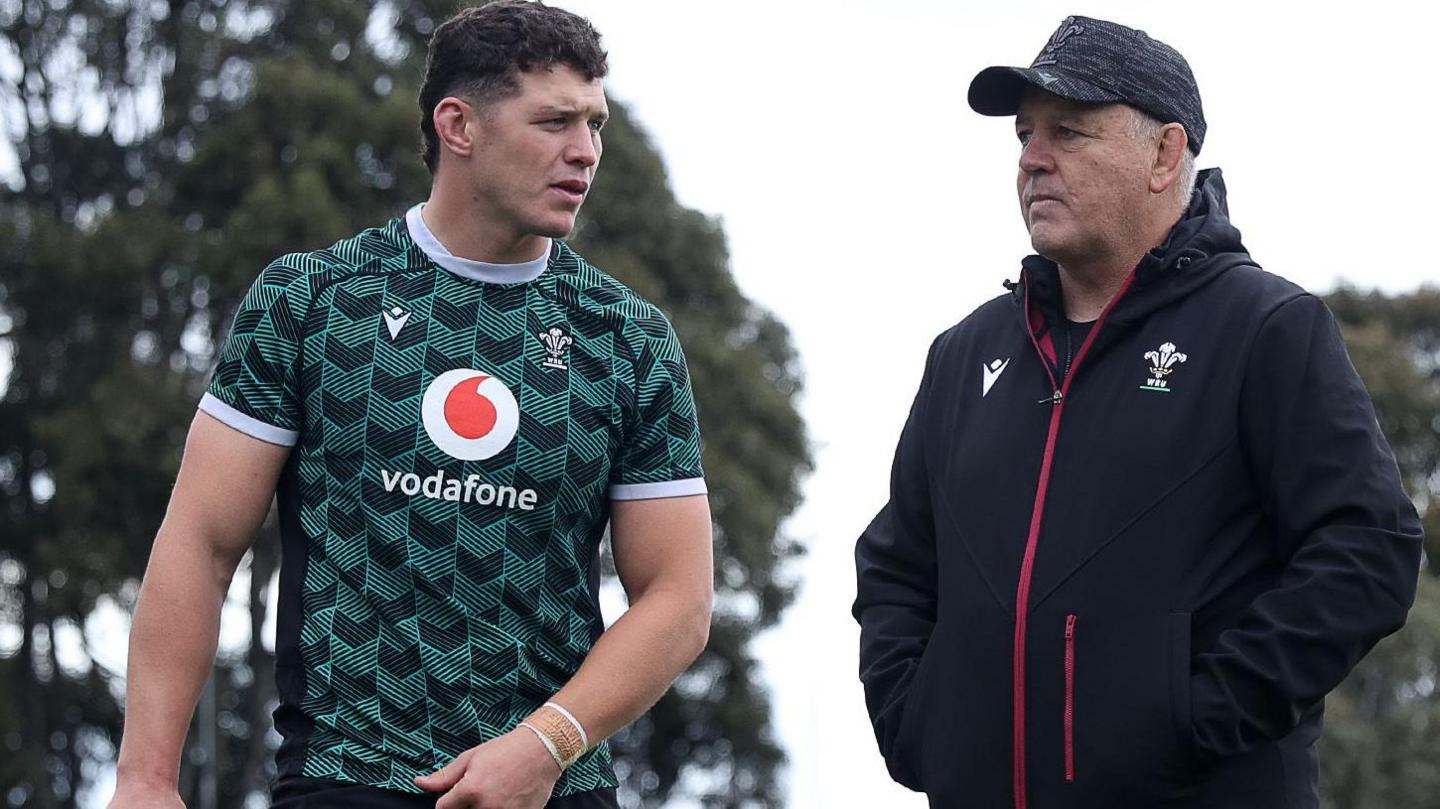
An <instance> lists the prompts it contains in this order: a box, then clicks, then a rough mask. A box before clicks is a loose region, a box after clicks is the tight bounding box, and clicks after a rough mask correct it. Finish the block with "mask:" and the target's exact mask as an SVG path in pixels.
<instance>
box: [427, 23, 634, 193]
mask: <svg viewBox="0 0 1440 809" xmlns="http://www.w3.org/2000/svg"><path fill="white" fill-rule="evenodd" d="M605 56H606V54H605V51H603V50H601V48H600V34H599V32H597V31H596V30H595V27H594V26H592V25H591V24H590V21H589V20H587V19H585V18H584V17H581V16H579V15H576V14H571V13H570V12H568V11H565V10H563V9H558V8H553V7H551V6H547V5H545V4H544V3H541V2H538V0H536V1H535V2H531V0H496V2H492V3H486V4H485V5H482V6H478V7H475V8H467V9H464V10H462V11H460V12H459V13H457V14H456V15H455V16H453V17H451V18H450V19H448V20H446V21H445V22H444V23H442V24H441V25H440V27H439V28H437V29H436V30H435V35H434V36H433V37H431V38H430V52H429V54H428V55H427V57H426V59H425V82H424V83H423V84H421V85H420V134H421V135H422V137H423V143H422V146H421V149H422V151H421V156H422V157H424V158H425V165H426V167H428V168H429V169H430V173H431V174H434V173H435V170H436V168H437V167H438V166H439V165H440V138H439V136H438V135H436V134H435V120H434V114H435V105H436V104H439V103H440V99H442V98H445V97H447V96H463V97H464V98H465V99H467V100H468V101H470V102H471V103H473V104H476V105H477V106H478V105H484V104H488V103H491V102H494V101H499V100H500V99H503V98H508V97H510V96H513V95H515V94H516V93H518V92H519V91H520V73H521V72H528V71H531V70H545V69H548V68H551V67H553V66H555V65H557V64H559V65H568V66H569V67H572V68H574V69H575V70H576V71H577V72H579V73H580V74H581V75H583V76H584V77H585V78H586V79H589V80H591V81H593V80H595V79H600V78H604V77H605V74H606V73H607V72H609V69H610V68H609V66H608V65H607V64H606V62H605Z"/></svg>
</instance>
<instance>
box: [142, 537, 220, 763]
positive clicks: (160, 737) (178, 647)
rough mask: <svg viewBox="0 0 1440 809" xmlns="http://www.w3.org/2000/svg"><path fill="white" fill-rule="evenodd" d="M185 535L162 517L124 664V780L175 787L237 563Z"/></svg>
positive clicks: (210, 663) (207, 674)
mask: <svg viewBox="0 0 1440 809" xmlns="http://www.w3.org/2000/svg"><path fill="white" fill-rule="evenodd" d="M187 533H188V529H186V528H185V527H183V526H179V525H174V524H172V523H171V522H170V520H168V519H167V521H166V524H165V525H164V526H162V527H161V529H160V532H159V534H158V536H157V537H156V539H155V550H154V552H153V554H152V556H151V560H150V565H149V568H148V569H147V570H146V573H145V579H144V583H143V584H142V586H141V588H140V598H139V601H138V603H137V605H136V609H135V618H134V622H133V624H132V625H131V630H130V649H129V659H128V663H127V665H126V682H125V732H124V736H123V738H122V741H121V745H120V756H119V762H118V764H117V775H118V777H119V779H120V780H122V781H128V780H136V781H144V782H149V783H153V784H156V785H159V786H174V785H175V783H176V781H177V780H178V777H179V767H180V753H181V748H182V746H183V744H184V741H185V733H186V730H187V728H188V726H189V724H190V717H191V715H192V713H193V712H194V710H195V704H196V702H197V700H198V699H199V696H200V692H201V690H202V689H203V688H204V685H205V680H206V678H207V677H208V676H209V673H210V669H211V666H212V664H213V662H214V659H215V648H216V643H217V636H218V632H219V625H220V609H221V606H222V604H223V602H224V598H225V593H226V590H227V589H228V586H229V581H230V578H231V576H232V575H233V574H234V571H235V562H236V561H238V560H236V559H231V558H222V557H217V556H216V555H215V554H214V553H212V552H210V551H208V550H206V549H205V548H204V546H203V543H199V542H195V541H193V538H192V537H189V536H185V534H187Z"/></svg>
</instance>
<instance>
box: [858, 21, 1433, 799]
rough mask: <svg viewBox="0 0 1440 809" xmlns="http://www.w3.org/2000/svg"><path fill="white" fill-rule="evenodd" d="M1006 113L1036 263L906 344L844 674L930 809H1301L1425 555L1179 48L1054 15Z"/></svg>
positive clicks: (1003, 88)
mask: <svg viewBox="0 0 1440 809" xmlns="http://www.w3.org/2000/svg"><path fill="white" fill-rule="evenodd" d="M969 100H970V105H971V106H972V107H973V108H974V109H975V110H976V111H977V112H980V113H982V114H985V115H1007V116H1008V115H1014V116H1015V132H1016V136H1017V137H1018V139H1019V142H1020V166H1019V173H1018V177H1017V190H1018V195H1019V201H1020V209H1021V215H1022V217H1023V218H1024V221H1025V224H1026V226H1027V228H1028V229H1029V232H1030V237H1031V242H1032V244H1033V246H1034V248H1035V251H1036V252H1037V253H1038V255H1035V256H1031V257H1029V258H1027V259H1025V261H1024V262H1023V264H1022V270H1021V273H1020V280H1019V282H1018V283H1014V284H1007V286H1009V287H1010V294H1008V295H1004V296H1001V297H999V298H997V299H995V300H993V301H990V302H989V303H987V304H985V305H984V306H981V307H980V308H979V309H978V310H976V311H975V312H974V313H972V314H971V315H970V316H969V317H968V318H966V319H965V320H963V321H961V322H960V323H959V324H958V325H956V326H955V327H953V328H951V329H950V330H949V331H946V332H945V333H944V334H942V335H940V337H939V338H937V339H936V340H935V342H934V344H933V345H932V346H931V349H930V355H929V359H928V362H927V364H926V371H925V375H924V379H923V381H922V382H921V385H920V391H919V394H918V395H917V397H916V399H915V403H914V406H913V408H912V410H911V413H910V417H909V420H908V421H907V422H906V425H905V428H904V431H903V433H902V435H901V438H900V443H899V447H898V449H897V451H896V457H895V464H894V468H893V475H892V484H891V492H890V501H889V503H888V504H887V505H886V506H885V508H884V509H883V510H882V511H881V512H880V513H879V515H878V516H876V518H875V520H874V521H873V522H872V523H871V524H870V526H869V527H868V528H867V529H866V530H865V532H864V534H863V535H862V536H861V537H860V541H859V544H858V546H857V548H856V560H857V568H858V576H859V596H858V598H857V600H856V603H855V616H856V618H857V619H858V620H859V622H860V625H861V648H860V670H861V679H862V680H863V681H864V684H865V692H866V699H867V702H868V706H869V710H870V714H871V717H872V719H873V721H874V725H875V731H876V736H877V738H878V739H879V742H880V748H881V752H882V753H883V754H884V756H885V760H886V762H887V764H888V765H889V768H890V772H891V774H892V775H893V776H894V777H895V778H896V780H898V781H900V782H901V783H903V784H905V785H906V786H908V787H911V788H913V789H917V790H923V791H925V792H927V793H928V794H929V796H930V801H931V805H932V806H937V807H983V809H992V808H994V807H1010V806H1013V807H1015V808H1016V809H1025V807H1034V809H1051V808H1052V807H1097V808H1098V807H1105V808H1106V809H1116V807H1124V808H1125V809H1150V808H1151V807H1160V806H1171V807H1215V808H1216V809H1219V808H1220V807H1223V808H1224V809H1246V808H1248V807H1255V808H1256V809H1261V808H1263V809H1276V808H1278V807H1288V809H1309V808H1312V807H1316V806H1317V805H1318V797H1317V781H1318V774H1317V760H1316V755H1315V747H1314V745H1315V740H1316V738H1317V737H1318V736H1319V734H1320V727H1321V714H1322V701H1323V699H1324V696H1325V694H1326V693H1327V692H1329V691H1330V690H1331V689H1332V688H1334V687H1335V686H1336V684H1338V683H1339V682H1340V681H1341V680H1342V679H1343V678H1344V677H1345V675H1346V673H1348V672H1349V671H1350V669H1351V668H1352V667H1353V666H1354V665H1355V663H1356V661H1358V660H1359V659H1360V658H1361V657H1362V656H1363V655H1364V654H1365V652H1366V651H1367V650H1369V649H1370V647H1371V646H1372V645H1374V643H1375V642H1376V641H1377V640H1379V639H1380V638H1381V637H1383V636H1385V635H1386V634H1388V633H1390V632H1393V631H1394V630H1395V629H1397V628H1398V627H1399V626H1400V625H1401V624H1402V623H1403V622H1404V619H1405V613H1406V610H1407V609H1408V607H1409V605H1410V602H1411V599H1412V597H1413V594H1414V587H1415V579H1416V571H1417V567H1418V564H1419V554H1420V544H1421V534H1420V528H1419V522H1418V519H1417V517H1416V514H1415V511H1414V508H1413V507H1412V505H1411V503H1410V502H1409V500H1408V499H1407V498H1406V496H1405V495H1404V493H1403V491H1402V490H1401V486H1400V481H1399V475H1398V473H1397V470H1396V467H1395V462H1394V458H1393V456H1392V455H1391V453H1390V450H1389V448H1388V446H1387V445H1386V443H1385V439H1384V437H1383V436H1382V435H1381V434H1380V431H1379V429H1378V427H1377V425H1376V421H1375V416H1374V413H1373V410H1372V408H1371V404H1370V400H1369V397H1368V396H1367V394H1366V392H1365V389H1364V387H1363V386H1362V385H1361V383H1360V380H1359V378H1358V377H1357V376H1356V374H1355V371H1354V369H1353V368H1352V366H1351V364H1350V362H1349V359H1348V358H1347V356H1346V354H1345V348H1344V345H1343V343H1342V341H1341V337H1340V334H1339V332H1338V331H1337V330H1336V327H1335V324H1334V321H1333V319H1332V318H1331V316H1330V313H1329V311H1328V310H1327V309H1326V308H1325V306H1324V304H1322V303H1321V302H1320V300H1319V299H1317V298H1315V297H1314V296H1312V295H1310V294H1308V293H1306V292H1305V291H1304V290H1301V289H1299V288H1298V287H1296V286H1295V285H1294V284H1291V283H1289V282H1287V281H1285V280H1283V279H1281V278H1279V277H1277V276H1274V275H1271V274H1269V273H1267V272H1264V271H1263V270H1261V269H1260V268H1259V267H1258V266H1257V265H1256V263H1255V261H1254V260H1253V259H1252V258H1251V257H1250V255H1249V254H1248V253H1247V252H1246V250H1245V247H1244V246H1243V245H1242V244H1241V242H1240V233H1239V231H1238V230H1236V228H1235V227H1234V226H1233V225H1231V224H1230V221H1229V217H1228V213H1227V210H1226V200H1225V186H1224V184H1223V183H1222V181H1221V177H1220V172H1219V171H1218V170H1210V171H1205V172H1201V173H1200V174H1199V176H1198V178H1197V177H1196V174H1195V169H1194V159H1195V156H1196V155H1198V154H1199V152H1200V147H1201V144H1202V142H1203V139H1204V137H1205V119H1204V115H1203V112H1202V110H1201V105H1200V97H1199V92H1198V90H1197V88H1196V85H1195V81H1194V78H1193V76H1192V74H1191V71H1190V68H1189V66H1188V65H1187V64H1186V62H1185V60H1184V58H1183V57H1181V56H1180V54H1179V53H1177V52H1176V51H1175V50H1174V49H1172V48H1170V47H1169V46H1167V45H1165V44H1163V43H1161V42H1158V41H1156V40H1154V39H1151V38H1150V37H1148V36H1146V35H1145V34H1144V33H1143V32H1140V31H1136V30H1133V29H1130V28H1127V27H1125V26H1121V25H1116V24H1114V23H1110V22H1105V21H1102V20H1093V19H1088V18H1084V17H1070V18H1068V19H1066V20H1065V21H1064V22H1063V23H1062V24H1061V26H1060V28H1059V29H1058V30H1057V31H1056V32H1055V34H1054V36H1053V37H1052V38H1051V39H1050V42H1049V43H1048V44H1047V45H1046V46H1045V48H1044V49H1043V50H1042V51H1041V53H1040V55H1039V57H1037V58H1036V60H1035V61H1034V63H1033V64H1032V65H1031V66H1030V67H1029V68H1015V67H993V68H989V69H987V70H985V71H982V72H981V73H980V74H979V75H978V76H977V77H976V78H975V80H974V82H973V83H972V84H971V87H970V94H969Z"/></svg>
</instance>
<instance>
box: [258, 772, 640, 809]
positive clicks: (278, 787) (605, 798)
mask: <svg viewBox="0 0 1440 809" xmlns="http://www.w3.org/2000/svg"><path fill="white" fill-rule="evenodd" d="M437 800H439V796H438V795H414V794H411V793H409V792H396V791H394V790H390V789H377V788H375V787H367V786H360V785H358V784H347V783H344V782H342V781H331V780H328V779H325V778H286V779H284V780H282V781H280V782H279V783H277V784H275V787H274V788H273V789H272V790H271V793H270V807H271V809H435V801H437ZM619 807H620V804H619V803H618V802H617V801H616V798H615V790H613V789H596V790H592V791H590V792H579V793H576V794H574V795H566V796H565V797H563V798H551V799H550V802H549V803H547V804H545V809H619Z"/></svg>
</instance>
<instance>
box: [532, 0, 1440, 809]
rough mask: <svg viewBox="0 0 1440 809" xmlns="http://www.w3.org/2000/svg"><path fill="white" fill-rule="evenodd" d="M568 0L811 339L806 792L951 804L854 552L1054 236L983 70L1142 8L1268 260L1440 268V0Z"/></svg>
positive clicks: (1432, 275)
mask: <svg viewBox="0 0 1440 809" xmlns="http://www.w3.org/2000/svg"><path fill="white" fill-rule="evenodd" d="M555 2H556V3H557V4H559V5H562V6H564V7H565V8H568V9H571V10H573V11H576V12H578V13H581V14H584V15H586V16H588V17H590V19H591V20H592V22H594V23H595V25H596V27H597V28H599V29H600V31H601V33H602V34H603V35H604V37H605V41H606V44H607V45H608V47H609V50H610V58H611V77H610V80H609V82H608V84H609V91H610V94H611V96H612V97H614V98H618V99H621V100H623V101H626V102H628V103H629V104H630V106H631V108H632V109H633V110H634V112H635V113H636V114H637V116H638V118H639V120H640V122H641V123H642V124H643V125H644V126H645V128H646V129H647V130H648V131H649V132H650V134H651V136H652V137H653V138H654V141H655V144H656V145H657V146H658V147H659V149H660V151H661V152H662V154H663V155H664V157H665V160H666V163H667V165H668V166H669V169H670V175H671V178H672V181H673V184H674V187H675V189H676V192H677V193H678V195H679V197H680V199H681V200H682V201H683V202H684V203H686V204H687V205H690V206H692V207H695V208H699V209H700V210H703V211H705V212H707V213H710V214H714V215H717V216H719V217H721V218H722V219H723V220H724V222H725V229H726V233H727V234H728V236H729V239H730V245H731V251H732V256H733V266H734V271H735V275H736V277H737V279H738V280H739V283H740V286H741V287H742V289H743V290H744V291H745V292H746V293H747V294H748V295H749V296H751V297H752V298H753V299H755V300H756V301H758V302H760V303H762V304H764V305H765V306H767V307H769V308H770V309H772V310H774V311H775V312H777V313H778V314H779V315H780V317H781V318H782V319H783V320H784V321H785V322H786V323H787V324H788V325H789V326H790V329H791V331H792V334H793V336H794V340H795V344H796V346H797V347H798V349H799V351H800V355H801V357H802V359H803V362H804V367H805V371H806V376H807V392H806V395H805V398H804V403H803V406H804V414H805V418H806V421H807V423H808V425H809V430H810V435H811V438H812V440H813V441H814V444H815V450H816V455H815V458H816V472H815V474H814V475H813V476H812V477H811V478H810V480H809V481H808V483H807V485H806V487H805V493H806V503H805V505H804V507H803V508H802V509H801V511H800V513H799V514H797V515H796V516H795V518H794V519H793V520H792V521H791V523H790V526H789V530H790V531H791V532H792V533H793V534H795V535H796V536H798V537H800V538H802V539H803V540H804V541H805V543H806V544H807V546H808V548H809V555H808V557H807V558H806V559H805V561H804V562H803V563H802V564H801V565H800V566H799V573H800V574H801V576H803V578H804V582H805V584H804V587H803V589H802V591H801V597H800V600H799V602H798V603H797V604H796V605H795V607H793V608H792V609H791V610H790V612H789V613H788V614H787V618H786V620H785V621H784V623H783V625H782V626H781V627H780V628H779V629H778V630H776V631H774V632H772V633H770V634H768V635H767V636H765V637H763V638H762V639H761V640H760V641H759V642H758V643H757V645H756V646H757V649H758V651H759V653H760V656H761V657H762V659H763V660H764V663H765V671H766V674H767V676H768V678H769V680H770V683H771V685H772V686H773V688H774V699H775V705H776V729H777V734H778V737H779V739H780V741H781V742H782V743H783V744H784V746H785V748H786V750H787V751H788V753H789V755H790V758H791V762H792V764H791V767H790V771H789V776H788V778H789V793H790V805H791V806H793V807H799V808H802V809H810V808H811V807H861V806H866V807H887V809H889V808H890V807H894V808H895V809H906V807H921V806H924V800H923V798H922V797H921V796H918V795H915V794H913V793H910V792H908V791H906V790H904V789H903V788H901V787H898V786H895V785H894V784H892V783H890V780H889V778H888V777H887V776H886V774H885V771H884V766H883V764H882V763H881V761H880V758H879V755H878V753H876V752H875V746H874V739H873V736H872V735H871V732H870V727H869V724H868V722H867V720H866V718H865V713H864V708H863V702H862V698H861V693H860V687H859V683H858V681H857V679H856V667H857V663H856V656H857V638H858V630H857V629H856V627H855V624H854V622H853V621H852V620H851V619H850V617H849V615H848V609H849V604H850V601H851V600H852V599H853V598H854V591H855V583H854V568H853V566H852V563H851V553H852V549H853V546H854V540H855V536H856V534H857V533H858V532H859V531H860V529H861V528H863V527H864V525H865V524H866V522H868V521H869V519H870V517H871V516H872V515H873V514H874V512H875V511H876V510H877V509H878V508H879V507H880V506H881V505H882V504H883V502H884V497H885V483H886V480H887V476H888V473H889V465H890V454H891V452H892V450H893V446H894V441H895V439H896V437H897V436H898V434H899V430H900V425H901V423H902V421H903V420H904V417H905V413H906V411H907V409H908V407H909V403H910V399H911V397H912V396H913V394H914V390H915V386H916V384H917V383H918V382H919V376H920V371H921V367H922V365H923V361H924V354H925V350H926V347H927V346H928V345H929V342H930V339H931V338H933V337H934V335H935V334H936V333H938V332H940V331H942V330H943V329H945V328H946V327H948V326H949V325H951V324H953V323H954V322H956V321H958V320H959V319H960V318H962V317H963V316H964V315H965V314H967V313H968V312H969V311H970V310H971V309H973V308H974V307H975V306H976V305H978V304H979V303H981V302H983V301H985V300H987V299H989V298H991V297H993V296H994V295H997V294H999V293H1000V292H1001V291H1002V290H1001V287H1000V282H1001V280H1003V279H1005V278H1013V277H1015V272H1016V268H1017V267H1018V262H1019V259H1020V258H1021V257H1022V256H1023V255H1024V254H1025V253H1026V252H1027V251H1028V241H1027V239H1026V236H1025V232H1024V229H1023V228H1022V226H1021V223H1020V217H1019V210H1018V205H1017V203H1016V202H1015V199H1014V190H1013V189H1014V185H1013V177H1014V171H1015V161H1016V160H1017V157H1018V155H1017V150H1016V143H1015V139H1014V133H1013V128H1012V125H1011V123H1010V121H1009V120H1007V119H997V118H982V117H980V116H977V115H975V114H973V113H972V112H970V110H969V108H968V107H967V106H966V103H965V90H966V88H967V87H968V86H969V82H970V79H971V77H972V76H974V74H975V73H976V72H977V71H978V70H980V69H981V68H983V67H986V66H988V65H993V64H1012V65H1013V64H1029V62H1030V60H1031V59H1032V58H1033V57H1034V55H1035V54H1036V53H1037V52H1038V51H1039V50H1040V48H1041V46H1043V45H1044V44H1045V41H1046V40H1047V39H1048V38H1049V36H1050V33H1051V32H1052V31H1053V30H1054V28H1055V27H1056V25H1057V24H1058V23H1059V22H1060V20H1061V19H1063V18H1064V17H1065V16H1066V15H1067V14H1086V15H1089V16H1095V17H1103V18H1106V19H1111V20H1114V21H1117V22H1122V23H1125V24H1128V25H1131V26H1134V27H1138V28H1143V29H1145V30H1146V31H1148V32H1149V33H1150V34H1151V35H1153V36H1155V37H1158V38H1159V39H1162V40H1164V41H1166V42H1168V43H1170V44H1171V45H1173V46H1175V47H1176V48H1178V49H1179V50H1180V52H1181V53H1183V54H1185V56H1186V58H1187V59H1188V60H1189V61H1190V64H1191V67H1192V68H1193V69H1194V72H1195V75H1196V78H1197V80H1198V82H1199V84H1200V91H1201V95H1202V98H1203V101H1204V105H1205V112H1206V118H1207V120H1208V122H1209V127H1210V128H1209V133H1208V134H1207V136H1206V140H1205V148H1204V150H1203V152H1202V154H1201V156H1200V161H1199V162H1200V165H1201V166H1202V167H1209V166H1221V167H1223V168H1224V170H1225V177H1226V182H1227V184H1228V186H1229V189H1230V194H1231V213H1232V215H1233V217H1234V219H1235V222H1236V223H1237V224H1238V225H1239V227H1240V228H1241V230H1242V232H1243V233H1244V235H1245V241H1246V243H1247V244H1248V245H1249V247H1250V249H1251V250H1252V252H1253V253H1254V255H1255V257H1256V258H1257V259H1258V260H1259V261H1260V263H1261V264H1262V265H1263V266H1265V267H1266V268H1267V269H1269V270H1270V271H1272V272H1276V273H1279V274H1281V275H1284V276H1286V277H1288V278H1290V279H1292V280H1294V281H1296V282H1298V283H1300V284H1302V285H1304V286H1306V287H1309V288H1311V289H1314V290H1327V289H1330V288H1332V287H1333V286H1334V285H1335V284H1336V283H1337V282H1338V281H1340V280H1342V279H1343V280H1346V281H1348V282H1350V283H1352V284H1357V285H1360V286H1365V287H1370V286H1378V287H1381V288H1383V289H1386V290H1389V291H1402V290H1407V289H1411V288H1414V287H1416V286H1418V285H1420V284H1421V283H1424V282H1426V281H1429V282H1430V283H1432V284H1433V283H1436V282H1437V281H1440V261H1437V259H1436V258H1435V257H1434V254H1433V253H1432V252H1431V250H1430V249H1429V248H1430V244H1429V242H1428V239H1429V238H1430V237H1431V235H1433V234H1434V232H1435V229H1436V215H1437V214H1440V204H1437V202H1436V197H1435V189H1436V188H1437V187H1440V170H1437V168H1436V166H1437V162H1436V159H1435V157H1434V156H1433V151H1434V149H1435V146H1434V144H1435V133H1436V132H1437V129H1436V127H1435V124H1436V123H1437V116H1436V113H1435V100H1436V98H1437V91H1436V90H1435V89H1434V86H1433V84H1434V82H1435V70H1434V66H1433V62H1434V48H1435V45H1434V32H1435V31H1436V30H1437V29H1440V11H1437V10H1436V4H1434V3H1405V4H1402V3H1399V2H1383V1H1382V2H1367V3H1364V4H1345V5H1344V6H1340V5H1338V4H1337V5H1333V6H1332V5H1331V4H1329V3H1303V4H1302V3H1258V2H1243V3H1242V2H1206V3H1156V2H1082V3H1076V4H1059V3H1054V2H1044V1H1039V2H1036V1H1033V0H1032V2H1027V3H1023V4H1021V3H1014V4H1010V3H1003V4H1002V3H983V4H973V3H956V2H939V1H933V2H932V1H931V0H910V2H905V3H876V2H852V1H850V0H830V1H829V2H819V1H818V0H817V1H815V2H778V1H777V0H771V2H764V1H763V0H727V2H713V0H712V1H711V2H703V3H697V2H674V0H671V2H661V1H660V0H645V1H640V2H635V1H632V2H623V3H617V2H614V1H613V0H610V1H609V2H602V1H601V0H555ZM1402 8H1403V10H1402ZM599 182H604V164H603V162H602V164H601V169H600V175H599Z"/></svg>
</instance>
